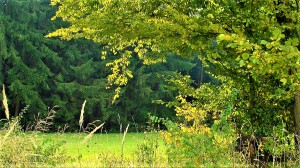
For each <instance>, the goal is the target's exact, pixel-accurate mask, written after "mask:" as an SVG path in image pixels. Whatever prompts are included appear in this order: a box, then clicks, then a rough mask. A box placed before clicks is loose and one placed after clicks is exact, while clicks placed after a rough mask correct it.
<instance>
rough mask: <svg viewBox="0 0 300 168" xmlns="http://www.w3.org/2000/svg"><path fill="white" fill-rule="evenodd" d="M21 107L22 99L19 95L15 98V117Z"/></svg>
mask: <svg viewBox="0 0 300 168" xmlns="http://www.w3.org/2000/svg"><path fill="white" fill-rule="evenodd" d="M19 108H20V100H19V97H16V99H15V117H17V116H18V115H19Z"/></svg>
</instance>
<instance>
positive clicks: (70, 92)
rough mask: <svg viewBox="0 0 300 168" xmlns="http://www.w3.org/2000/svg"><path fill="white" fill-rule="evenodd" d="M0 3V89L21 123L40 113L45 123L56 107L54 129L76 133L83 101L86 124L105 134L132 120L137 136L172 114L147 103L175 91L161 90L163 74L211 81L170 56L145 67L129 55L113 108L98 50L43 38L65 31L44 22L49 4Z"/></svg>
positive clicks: (30, 0) (36, 0)
mask: <svg viewBox="0 0 300 168" xmlns="http://www.w3.org/2000/svg"><path fill="white" fill-rule="evenodd" d="M0 2H1V4H0V51H1V52H0V83H1V84H4V85H5V87H6V92H7V96H8V99H9V107H10V113H11V115H13V116H18V115H19V114H20V112H21V111H22V110H23V109H26V110H25V113H24V114H23V116H24V117H23V119H22V122H23V124H24V125H30V124H33V123H34V120H35V118H37V116H38V114H39V117H40V118H43V116H45V115H46V114H47V111H48V109H49V108H52V107H54V106H58V107H57V108H55V109H56V112H57V113H56V118H55V120H54V122H55V124H54V127H53V131H55V130H56V129H58V128H59V127H62V126H64V125H65V124H67V125H69V129H68V130H69V131H74V130H76V129H78V119H79V115H80V109H81V106H82V103H83V101H84V100H87V104H86V107H85V120H84V121H85V124H87V123H90V122H92V121H95V120H100V121H101V122H104V121H105V122H106V127H105V128H106V129H108V130H109V131H117V130H118V129H119V124H120V123H122V124H127V123H129V122H130V123H132V124H133V125H134V126H135V127H132V131H134V130H141V129H144V128H145V127H146V125H145V123H146V121H147V120H148V115H149V114H151V115H155V116H159V117H169V118H172V117H174V112H172V111H173V110H172V109H169V108H166V107H165V106H164V105H160V104H155V103H152V102H153V101H154V100H163V101H170V100H172V99H173V98H174V95H175V93H174V92H173V91H170V90H168V89H167V88H166V87H165V82H164V80H163V77H164V76H167V75H171V74H172V73H175V72H181V73H184V74H191V75H192V77H193V78H194V79H195V86H199V85H200V84H201V82H205V81H207V80H209V76H208V75H206V74H205V73H203V70H204V69H203V68H202V67H201V66H200V65H201V63H200V62H197V61H193V60H184V59H182V58H179V57H174V56H173V57H169V58H168V59H169V60H168V61H167V63H159V64H156V65H153V66H145V65H143V64H142V63H141V61H139V60H138V59H136V58H135V56H133V58H132V60H131V61H132V63H131V65H130V68H131V70H132V71H133V72H134V78H133V79H131V80H130V82H129V83H128V85H127V86H124V87H123V88H122V92H121V96H120V99H118V100H117V101H116V102H115V103H114V104H112V103H111V99H112V96H113V94H114V92H113V89H106V83H107V79H106V77H107V75H108V74H109V73H110V69H109V67H106V66H105V64H106V63H107V61H109V58H107V60H101V58H100V53H101V48H102V46H99V45H97V44H94V43H92V42H90V41H87V40H83V39H82V40H72V41H62V40H60V39H55V38H51V39H47V38H45V37H44V36H45V35H46V34H48V33H49V32H51V31H53V30H55V29H56V28H59V27H63V26H67V25H66V23H64V22H62V21H57V20H56V21H51V20H50V19H51V17H52V16H53V15H54V13H55V10H56V9H55V8H54V7H51V6H50V5H49V1H48V0H2V1H0ZM171 59H172V60H171ZM195 60H196V59H195ZM23 111H24V110H23ZM0 117H1V118H3V117H4V114H3V113H0Z"/></svg>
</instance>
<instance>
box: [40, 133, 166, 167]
mask: <svg viewBox="0 0 300 168" xmlns="http://www.w3.org/2000/svg"><path fill="white" fill-rule="evenodd" d="M86 135H87V134H78V133H63V134H59V133H53V134H40V136H41V137H43V138H44V139H48V140H49V141H50V142H51V141H54V142H55V141H65V144H64V145H63V148H64V149H65V150H66V151H65V153H66V154H67V155H68V156H71V157H72V158H73V161H71V162H81V163H83V164H87V163H89V164H92V163H93V162H95V161H97V159H98V158H99V155H100V154H103V153H105V154H111V155H113V156H115V157H121V153H122V138H123V134H120V133H110V134H94V135H93V136H92V137H91V138H90V139H89V140H88V141H87V142H85V143H84V142H83V139H84V137H85V136H86ZM147 136H148V137H151V138H157V137H158V136H159V135H158V134H157V133H151V134H149V133H147ZM144 140H145V134H144V133H127V134H126V138H125V143H124V158H125V159H129V160H130V159H132V157H134V154H135V153H136V151H137V149H138V144H141V143H143V142H144ZM158 144H159V148H158V149H159V152H160V153H161V154H163V153H164V150H165V148H164V145H163V141H162V139H161V138H159V137H158ZM72 164H76V163H72Z"/></svg>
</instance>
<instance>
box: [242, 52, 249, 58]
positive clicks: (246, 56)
mask: <svg viewBox="0 0 300 168" xmlns="http://www.w3.org/2000/svg"><path fill="white" fill-rule="evenodd" d="M249 56H250V55H249V53H244V54H243V55H242V58H243V59H244V60H247V59H248V58H249Z"/></svg>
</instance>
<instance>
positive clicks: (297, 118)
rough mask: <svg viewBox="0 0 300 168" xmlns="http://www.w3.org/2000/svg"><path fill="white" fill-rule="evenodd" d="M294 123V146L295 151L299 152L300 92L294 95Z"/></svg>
mask: <svg viewBox="0 0 300 168" xmlns="http://www.w3.org/2000/svg"><path fill="white" fill-rule="evenodd" d="M294 122H295V144H296V149H297V150H299V135H300V91H297V93H296V94H295V109H294Z"/></svg>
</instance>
